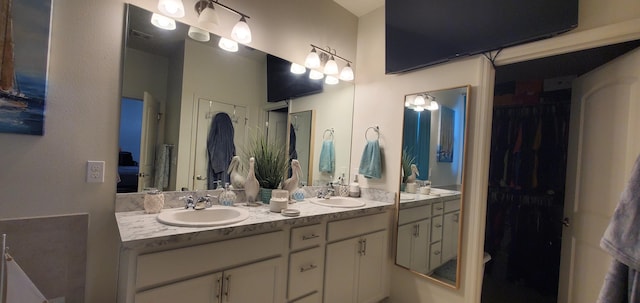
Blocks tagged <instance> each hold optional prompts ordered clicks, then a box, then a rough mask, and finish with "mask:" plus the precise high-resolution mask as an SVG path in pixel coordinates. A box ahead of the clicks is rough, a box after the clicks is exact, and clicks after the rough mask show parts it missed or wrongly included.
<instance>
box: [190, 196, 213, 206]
mask: <svg viewBox="0 0 640 303" xmlns="http://www.w3.org/2000/svg"><path fill="white" fill-rule="evenodd" d="M211 204H212V203H211V195H210V194H206V195H204V196H202V197H200V198H198V201H197V202H196V205H195V207H194V209H203V208H209V207H211Z"/></svg>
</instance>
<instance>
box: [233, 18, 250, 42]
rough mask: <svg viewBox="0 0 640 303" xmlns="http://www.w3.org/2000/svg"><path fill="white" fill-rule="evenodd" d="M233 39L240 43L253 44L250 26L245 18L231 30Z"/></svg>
mask: <svg viewBox="0 0 640 303" xmlns="http://www.w3.org/2000/svg"><path fill="white" fill-rule="evenodd" d="M231 38H232V39H233V40H236V41H238V42H240V43H244V44H247V43H251V29H249V25H248V24H247V20H246V19H245V18H244V16H242V18H240V21H238V23H236V25H235V26H234V27H233V29H232V30H231Z"/></svg>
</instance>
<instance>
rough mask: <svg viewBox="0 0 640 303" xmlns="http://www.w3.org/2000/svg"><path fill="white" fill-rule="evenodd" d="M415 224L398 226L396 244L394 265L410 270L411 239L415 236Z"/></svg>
mask: <svg viewBox="0 0 640 303" xmlns="http://www.w3.org/2000/svg"><path fill="white" fill-rule="evenodd" d="M416 228H417V227H416V224H415V223H409V224H404V225H400V226H398V243H397V245H396V264H398V265H400V266H404V267H406V268H411V255H412V253H411V252H412V251H413V248H412V245H411V243H412V242H413V238H414V237H415V234H416Z"/></svg>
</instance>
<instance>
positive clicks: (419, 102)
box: [413, 95, 426, 105]
mask: <svg viewBox="0 0 640 303" xmlns="http://www.w3.org/2000/svg"><path fill="white" fill-rule="evenodd" d="M413 104H415V105H425V104H426V102H425V101H424V96H422V95H417V96H416V98H415V99H413Z"/></svg>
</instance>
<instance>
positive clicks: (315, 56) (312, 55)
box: [304, 44, 354, 84]
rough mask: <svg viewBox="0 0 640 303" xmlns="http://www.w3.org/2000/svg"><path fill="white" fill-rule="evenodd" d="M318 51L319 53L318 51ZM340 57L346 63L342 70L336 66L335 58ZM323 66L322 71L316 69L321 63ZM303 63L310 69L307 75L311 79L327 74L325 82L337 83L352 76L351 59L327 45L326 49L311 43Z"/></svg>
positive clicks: (351, 78) (320, 77) (348, 79)
mask: <svg viewBox="0 0 640 303" xmlns="http://www.w3.org/2000/svg"><path fill="white" fill-rule="evenodd" d="M318 51H320V53H318ZM336 57H337V58H339V59H342V60H343V61H345V62H346V63H347V64H346V65H345V66H344V67H343V68H342V71H340V69H339V68H338V63H337V62H336V59H335V58H336ZM323 63H324V67H323V69H322V71H323V72H322V73H321V72H319V71H317V69H319V68H320V67H322V64H323ZM304 65H305V66H306V67H307V68H309V69H310V70H311V73H310V74H309V77H310V78H311V79H322V78H323V77H324V75H327V77H326V78H325V82H326V83H327V84H337V83H338V82H339V81H338V79H340V80H343V81H351V80H353V78H354V75H353V69H352V68H351V61H349V60H347V59H345V58H343V57H340V56H338V55H337V54H336V50H335V49H332V48H330V47H327V50H325V49H323V48H321V47H318V46H315V45H313V44H311V52H309V54H308V55H307V57H306V59H305V61H304Z"/></svg>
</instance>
